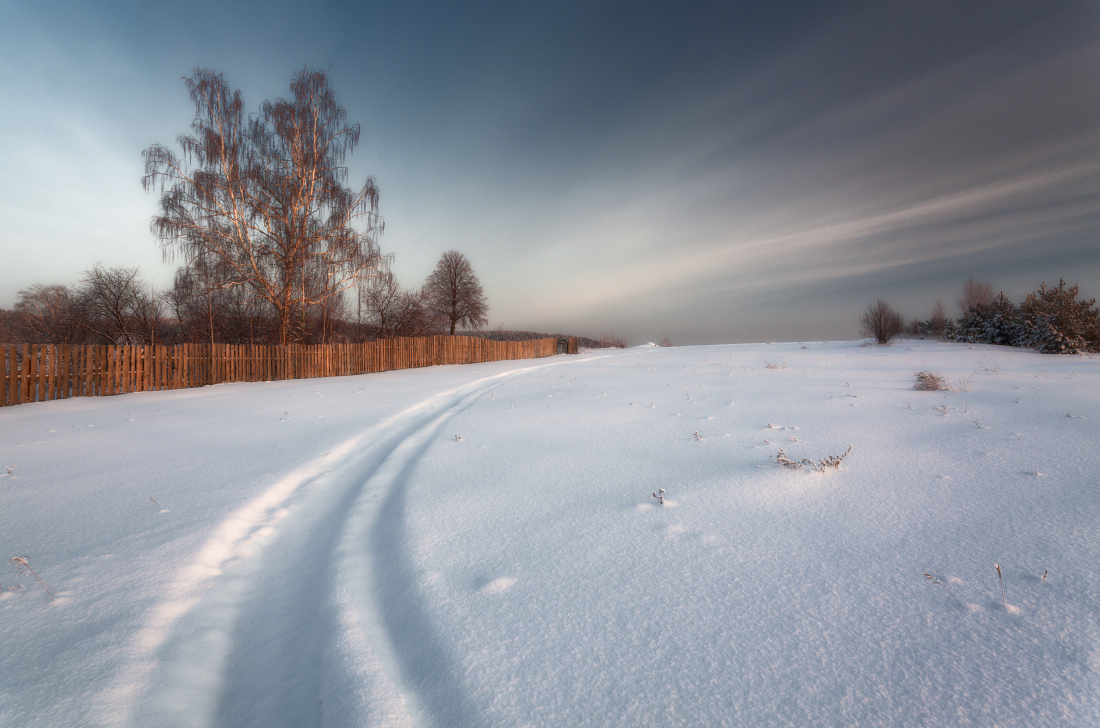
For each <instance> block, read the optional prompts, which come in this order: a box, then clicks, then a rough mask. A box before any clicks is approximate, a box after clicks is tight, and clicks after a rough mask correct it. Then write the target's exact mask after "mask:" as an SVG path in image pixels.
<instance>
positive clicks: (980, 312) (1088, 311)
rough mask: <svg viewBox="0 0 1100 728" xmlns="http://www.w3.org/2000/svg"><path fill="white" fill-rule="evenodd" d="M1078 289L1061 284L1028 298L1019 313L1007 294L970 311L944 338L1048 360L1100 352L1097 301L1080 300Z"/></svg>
mask: <svg viewBox="0 0 1100 728" xmlns="http://www.w3.org/2000/svg"><path fill="white" fill-rule="evenodd" d="M1077 294H1078V288H1077V286H1066V282H1065V281H1059V282H1058V285H1057V286H1056V287H1053V288H1047V285H1046V283H1043V284H1041V285H1040V286H1039V290H1037V291H1035V292H1034V293H1029V294H1028V296H1027V298H1025V299H1024V302H1023V304H1021V305H1020V307H1019V308H1017V307H1016V305H1015V304H1013V303H1012V301H1010V300H1008V298H1006V297H1005V295H1004V294H1003V293H1001V294H998V295H997V297H996V298H994V299H993V300H992V301H991V302H990V303H988V304H983V305H978V306H975V307H974V308H971V309H969V310H967V312H966V313H964V314H963V316H962V318H960V319H959V320H958V321H954V322H951V323H950V324H949V325H948V326H947V330H946V331H945V333H944V338H945V339H947V340H949V341H962V342H966V343H970V344H1001V345H1004V346H1022V347H1026V348H1029V349H1035V350H1036V351H1039V352H1040V353H1043V354H1077V353H1080V352H1083V351H1100V311H1098V310H1097V309H1096V308H1095V304H1096V299H1094V298H1093V299H1089V300H1082V301H1078V300H1077Z"/></svg>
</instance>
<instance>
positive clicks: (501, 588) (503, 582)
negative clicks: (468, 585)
mask: <svg viewBox="0 0 1100 728" xmlns="http://www.w3.org/2000/svg"><path fill="white" fill-rule="evenodd" d="M515 583H516V580H515V579H513V578H511V577H508V576H501V577H498V578H496V579H493V580H492V581H490V582H489V583H488V584H486V585H485V586H483V587H481V588H480V589H478V592H480V593H482V594H500V593H502V592H505V591H508V589H510V588H511V587H512V585H513V584H515Z"/></svg>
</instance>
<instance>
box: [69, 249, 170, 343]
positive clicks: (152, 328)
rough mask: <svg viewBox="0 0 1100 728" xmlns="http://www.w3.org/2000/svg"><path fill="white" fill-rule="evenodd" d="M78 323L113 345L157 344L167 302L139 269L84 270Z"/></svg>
mask: <svg viewBox="0 0 1100 728" xmlns="http://www.w3.org/2000/svg"><path fill="white" fill-rule="evenodd" d="M72 311H73V319H74V321H75V323H76V325H78V326H80V327H81V328H83V329H84V330H85V331H87V332H88V333H89V334H92V335H93V336H95V337H97V338H99V339H102V340H104V341H108V342H110V343H112V344H151V343H156V339H157V331H158V328H159V326H160V323H161V320H162V318H163V304H162V302H161V300H160V298H159V297H157V295H156V294H155V293H154V292H153V289H152V288H151V287H150V286H149V285H148V284H147V283H145V281H143V280H142V278H141V274H140V273H139V271H138V269H137V268H125V267H122V266H119V267H116V268H104V267H103V265H102V264H101V263H96V264H95V266H93V267H92V268H89V269H88V270H86V271H84V277H83V278H82V279H81V281H80V285H78V286H77V288H76V291H75V294H74V300H73V305H72Z"/></svg>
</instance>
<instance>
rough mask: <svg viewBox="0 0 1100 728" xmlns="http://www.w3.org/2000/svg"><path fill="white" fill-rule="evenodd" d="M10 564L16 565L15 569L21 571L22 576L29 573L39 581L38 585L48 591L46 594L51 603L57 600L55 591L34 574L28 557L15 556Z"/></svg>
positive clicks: (10, 560)
mask: <svg viewBox="0 0 1100 728" xmlns="http://www.w3.org/2000/svg"><path fill="white" fill-rule="evenodd" d="M8 563H9V564H15V568H17V569H19V575H20V576H22V575H23V574H25V573H27V572H28V571H29V572H30V574H31V576H33V577H34V578H35V579H38V583H39V584H41V585H42V588H43V589H45V590H46V594H47V595H49V597H50V601H53V600H54V599H56V598H57V596H56V595H55V594H54V593H53V589H51V588H50V587H48V586H46V582H44V581H42V577H41V576H39V575H38V574H36V573H34V569H32V568H31V565H30V564H29V563H28V562H27V557H26V556H13V557H12V558H11V559H9V560H8Z"/></svg>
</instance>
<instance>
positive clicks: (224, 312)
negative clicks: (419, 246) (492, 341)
mask: <svg viewBox="0 0 1100 728" xmlns="http://www.w3.org/2000/svg"><path fill="white" fill-rule="evenodd" d="M455 275H458V276H459V277H460V278H461V286H458V287H457V288H458V292H459V294H460V295H461V297H462V300H460V301H457V302H456V301H454V300H452V299H451V295H452V293H453V291H454V290H455V289H456V286H455V285H453V284H452V282H450V280H449V278H450V277H453V276H455ZM361 283H362V284H361V285H360V286H357V287H354V288H353V289H352V290H350V291H345V292H344V293H343V294H342V295H340V296H332V297H328V298H325V299H322V300H320V301H317V302H315V303H313V304H310V305H306V306H302V307H301V308H300V309H299V310H297V311H296V316H295V320H294V321H293V326H292V327H291V332H292V333H291V336H290V337H289V341H290V342H291V343H299V344H319V343H347V342H362V341H371V340H374V339H390V338H395V337H398V336H428V335H433V334H447V333H454V332H461V330H462V328H471V329H478V328H480V327H482V326H484V325H485V324H486V322H487V321H486V316H485V314H486V312H487V309H488V301H487V299H486V297H485V295H484V293H483V292H482V289H481V284H480V282H479V281H478V279H477V276H476V275H475V274H474V272H473V268H472V267H471V266H470V264H469V261H468V260H467V259H466V257H465V256H464V255H463V254H461V253H458V252H457V251H453V250H452V251H447V252H446V253H444V254H443V257H442V258H441V264H440V265H438V266H437V267H436V269H435V270H434V271H433V272H432V274H431V275H430V276H429V277H428V279H427V281H425V283H424V284H423V285H421V286H418V287H413V288H406V287H403V286H401V285H400V284H399V283H398V281H397V278H396V276H395V275H394V273H393V272H392V271H391V270H390V268H389V265H388V263H383V264H382V265H381V266H380V267H379V269H378V270H377V271H375V272H374V273H373V274H372V275H371V276H370V277H365V278H364V279H363V280H362V282H361ZM0 341H2V342H8V343H36V344H48V343H59V344H182V343H191V344H195V343H208V344H209V343H218V344H277V343H280V342H282V341H284V339H283V336H282V332H281V330H280V319H279V315H278V311H277V310H276V309H275V307H274V306H272V305H271V304H270V303H269V302H268V301H266V300H264V299H262V298H259V297H256V296H253V295H250V290H249V289H248V288H247V287H244V286H232V287H218V286H208V285H204V281H203V279H202V277H201V276H198V275H196V274H195V272H194V271H193V270H191V269H190V268H186V267H185V268H181V269H180V270H178V271H177V272H176V276H175V280H174V282H173V285H172V287H171V288H168V289H167V290H163V291H156V290H154V289H153V286H152V285H150V284H149V283H148V281H147V280H146V279H145V278H144V277H143V276H142V275H141V273H140V271H139V270H138V269H137V268H127V267H114V268H108V267H105V266H103V265H101V264H96V265H95V266H93V267H92V268H90V269H88V270H86V271H84V272H83V274H82V276H81V278H80V280H79V281H78V282H76V283H75V284H69V285H60V284H53V285H43V284H35V285H32V286H30V287H28V288H26V289H24V290H21V291H19V293H18V298H17V300H16V303H15V307H14V309H12V310H9V311H4V310H2V309H0Z"/></svg>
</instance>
